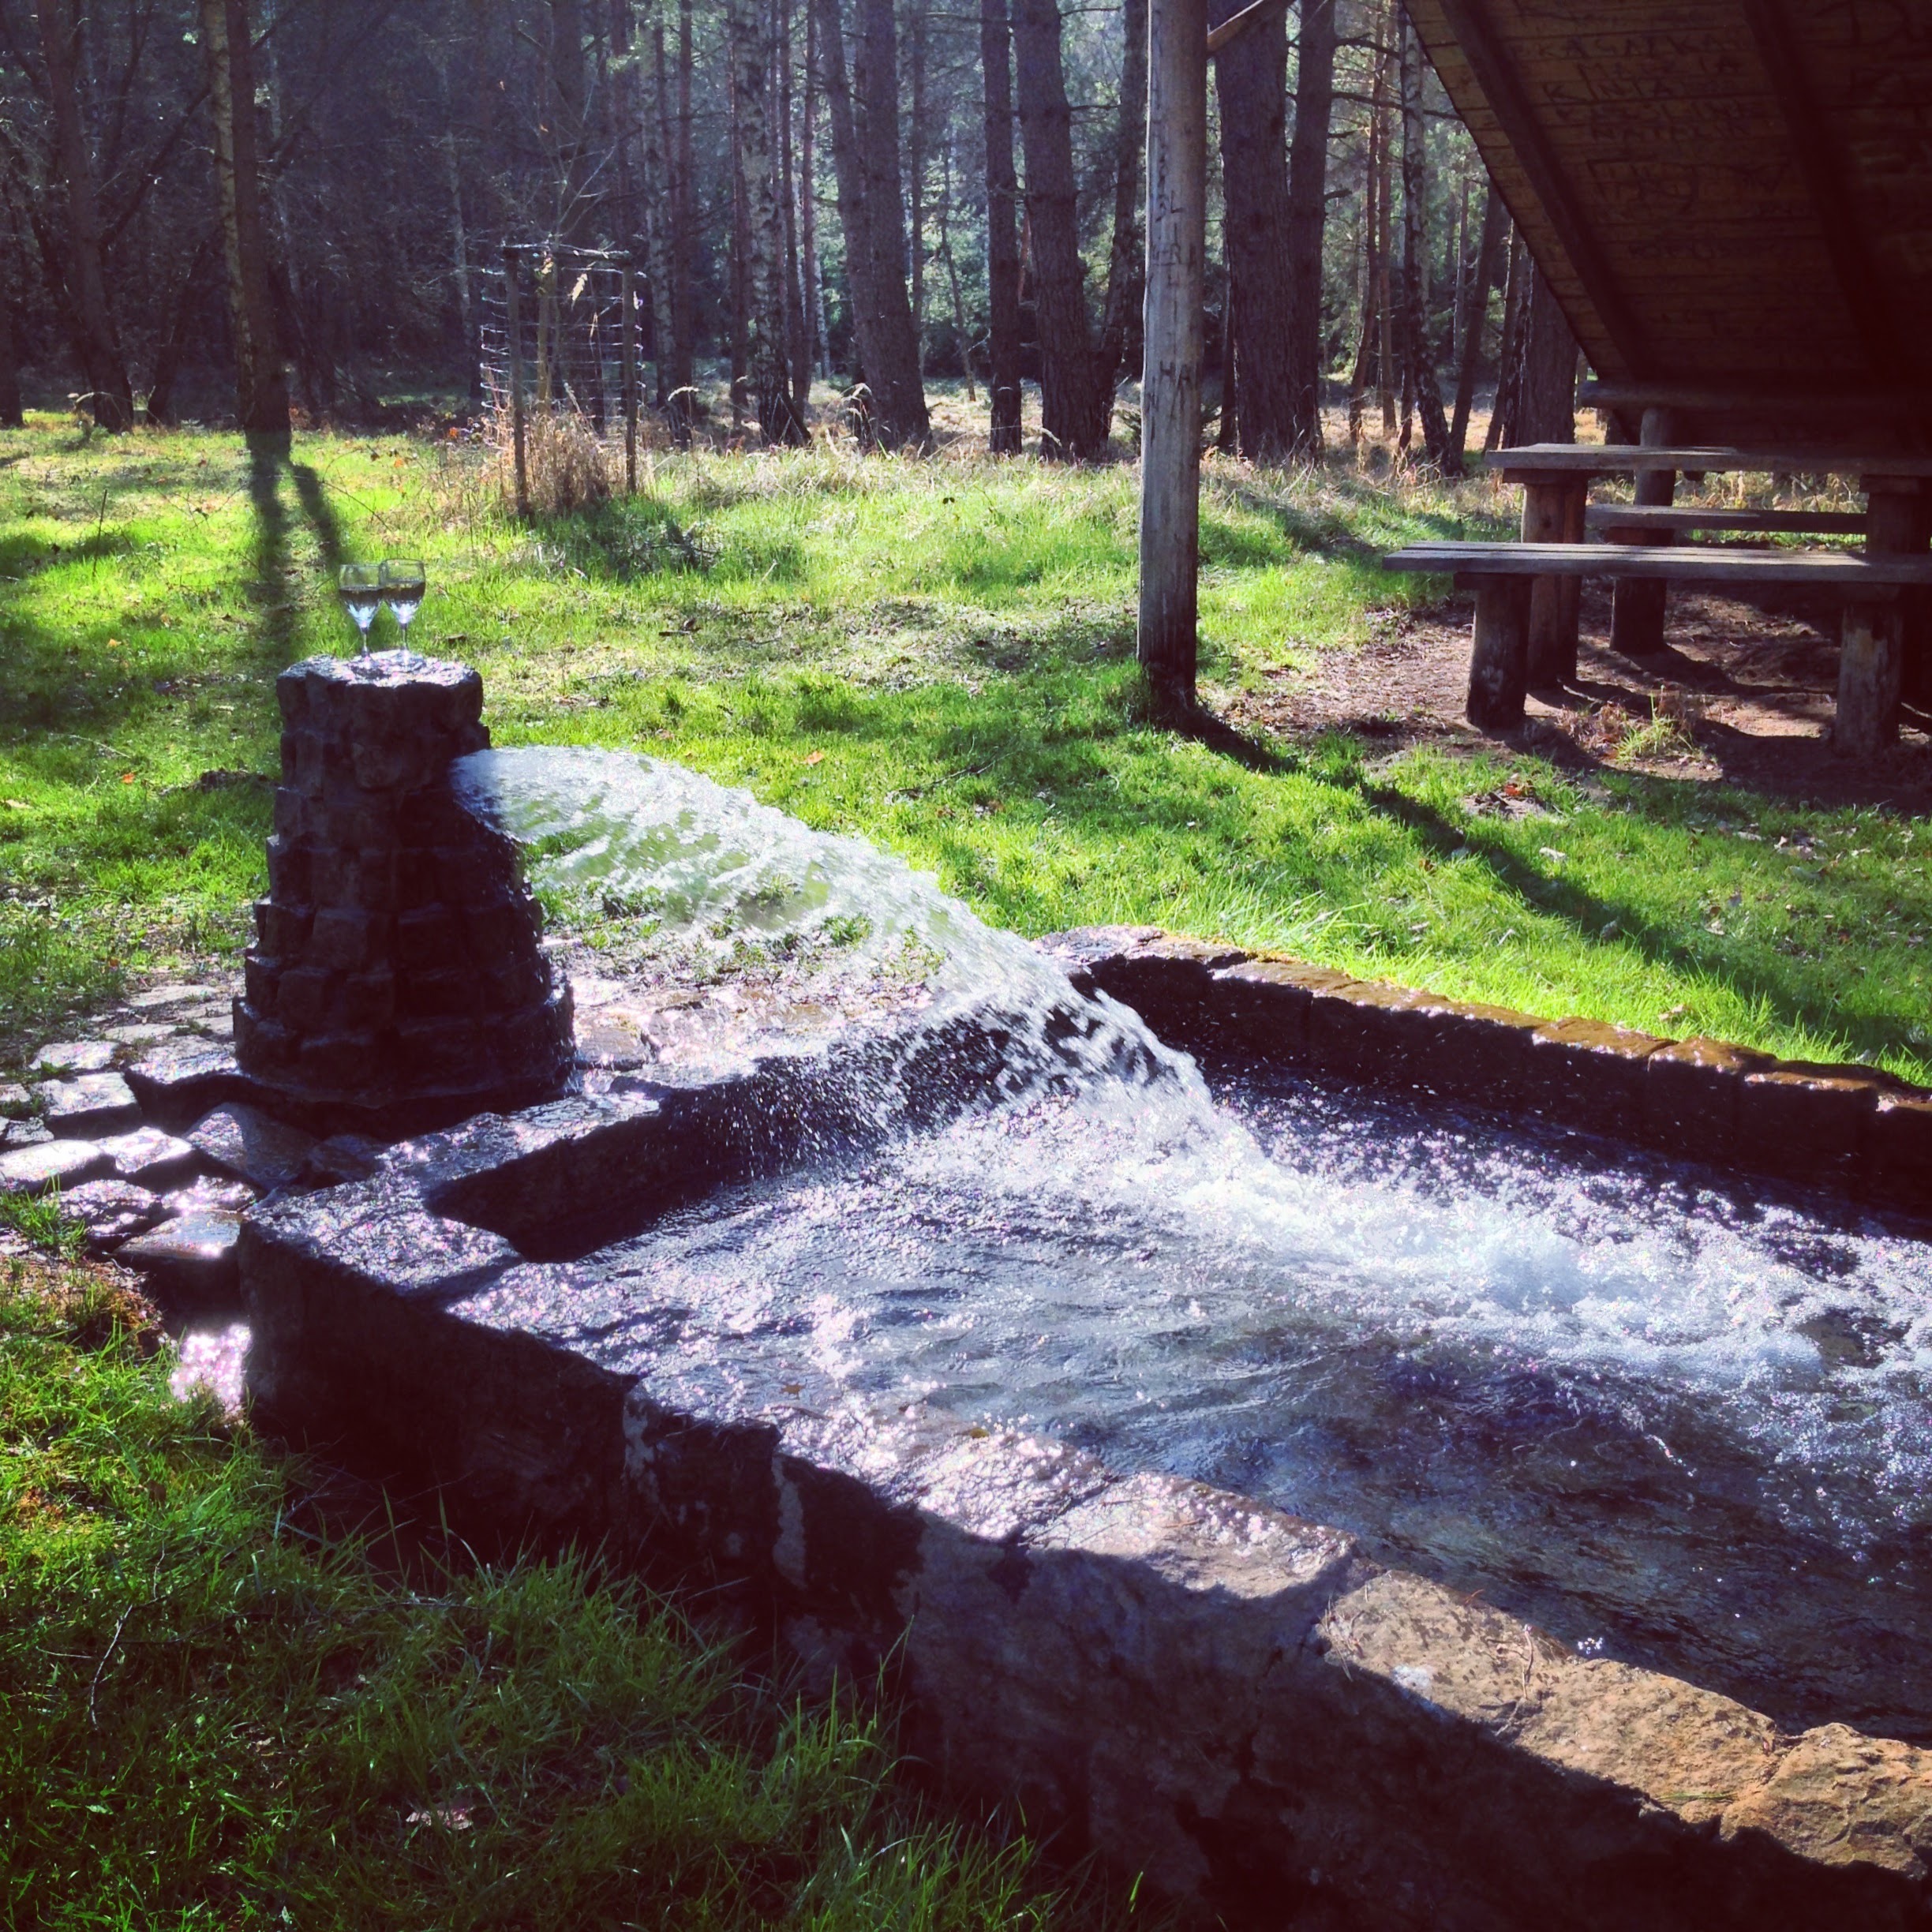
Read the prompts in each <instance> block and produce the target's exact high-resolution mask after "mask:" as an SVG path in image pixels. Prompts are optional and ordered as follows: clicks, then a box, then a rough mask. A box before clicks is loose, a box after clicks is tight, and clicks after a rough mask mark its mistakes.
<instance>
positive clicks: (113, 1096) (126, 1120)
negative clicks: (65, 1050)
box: [34, 1073, 141, 1140]
mask: <svg viewBox="0 0 1932 1932" xmlns="http://www.w3.org/2000/svg"><path fill="white" fill-rule="evenodd" d="M34 1099H35V1100H36V1102H38V1103H39V1108H40V1118H42V1119H43V1120H44V1121H46V1122H47V1125H48V1126H49V1127H51V1129H53V1130H54V1133H56V1134H58V1135H61V1136H64V1137H66V1138H69V1139H74V1140H80V1139H84V1138H88V1137H89V1136H92V1137H94V1138H96V1139H98V1138H99V1136H102V1135H103V1134H119V1133H131V1132H132V1131H133V1129H135V1128H137V1127H138V1126H139V1125H140V1124H141V1110H140V1103H138V1102H137V1100H136V1099H135V1098H134V1094H133V1089H132V1088H129V1085H128V1084H127V1082H126V1081H125V1080H123V1079H122V1077H121V1076H120V1075H119V1074H118V1073H81V1074H77V1075H76V1076H74V1077H73V1079H72V1080H47V1081H45V1082H43V1084H41V1085H39V1086H38V1087H36V1088H35V1089H34Z"/></svg>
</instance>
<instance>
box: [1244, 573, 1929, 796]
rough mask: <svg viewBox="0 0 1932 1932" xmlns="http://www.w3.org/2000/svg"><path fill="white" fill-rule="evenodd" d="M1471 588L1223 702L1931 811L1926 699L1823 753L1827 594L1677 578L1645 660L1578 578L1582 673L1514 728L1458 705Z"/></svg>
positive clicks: (1409, 738)
mask: <svg viewBox="0 0 1932 1932" xmlns="http://www.w3.org/2000/svg"><path fill="white" fill-rule="evenodd" d="M1470 608H1471V606H1470V600H1469V599H1468V598H1466V597H1461V598H1455V599H1452V600H1451V601H1448V602H1446V603H1444V604H1442V605H1437V606H1436V607H1435V608H1432V609H1429V610H1426V611H1422V612H1413V613H1411V612H1389V613H1387V623H1386V626H1385V627H1383V628H1382V629H1381V630H1380V631H1378V634H1377V635H1376V638H1374V640H1373V641H1372V642H1370V643H1369V644H1368V645H1366V646H1363V647H1362V648H1361V650H1336V651H1328V652H1324V653H1323V654H1322V656H1321V657H1320V659H1319V660H1318V661H1317V662H1316V665H1315V666H1314V667H1313V668H1312V669H1309V670H1302V669H1295V668H1283V669H1282V670H1280V671H1279V672H1271V673H1269V674H1268V680H1267V686H1266V687H1265V688H1264V689H1262V690H1260V691H1242V692H1240V693H1237V694H1234V695H1232V696H1231V697H1230V699H1229V701H1228V702H1227V703H1226V706H1225V707H1224V712H1225V715H1226V717H1227V719H1228V721H1229V722H1230V723H1231V724H1233V725H1236V726H1237V728H1241V729H1242V730H1245V731H1253V730H1257V729H1259V730H1263V731H1266V732H1270V733H1271V734H1273V735H1275V736H1282V737H1292V738H1301V737H1308V736H1313V735H1315V734H1316V733H1318V732H1323V731H1327V730H1335V731H1342V732H1349V733H1351V734H1353V735H1354V736H1360V737H1364V738H1367V739H1370V740H1372V741H1373V742H1376V743H1383V744H1387V745H1389V746H1391V747H1395V746H1398V745H1402V744H1407V743H1422V742H1431V743H1439V744H1441V745H1443V746H1444V747H1447V748H1456V747H1460V748H1463V749H1466V750H1469V751H1474V750H1477V749H1481V748H1485V747H1486V748H1488V749H1492V750H1495V749H1503V750H1518V751H1535V752H1537V753H1538V754H1541V755H1542V756H1544V757H1546V758H1552V759H1553V760H1555V761H1556V762H1557V763H1559V764H1560V765H1563V766H1568V767H1570V768H1571V769H1581V768H1587V767H1589V766H1599V765H1604V764H1609V763H1612V762H1614V763H1615V765H1616V767H1617V768H1618V769H1623V770H1637V771H1644V772H1647V773H1653V774H1654V775H1656V776H1659V777H1669V778H1674V779H1678V780H1681V781H1685V782H1687V783H1691V784H1713V785H1715V784H1725V785H1732V786H1738V787H1743V788H1749V789H1750V790H1753V791H1758V792H1769V793H1773V794H1778V795H1782V796H1788V797H1794V798H1803V799H1808V800H1811V801H1814V802H1816V803H1820V804H1826V805H1841V804H1852V803H1881V802H1883V803H1889V804H1892V805H1893V806H1895V807H1899V808H1900V809H1902V810H1905V811H1911V812H1913V813H1920V812H1925V811H1932V710H1927V709H1923V708H1918V707H1914V706H1908V707H1907V708H1906V710H1905V712H1904V718H1903V722H1902V728H1901V731H1900V742H1899V744H1898V746H1897V747H1896V749H1894V750H1893V751H1888V752H1886V753H1885V754H1883V755H1882V756H1881V758H1878V759H1876V760H1874V761H1872V762H1868V763H1864V764H1858V765H1855V764H1852V763H1849V762H1847V761H1845V760H1843V759H1840V758H1835V757H1834V756H1833V754H1832V751H1831V748H1830V745H1829V740H1828V739H1827V736H1826V727H1827V725H1829V721H1830V719H1831V715H1832V706H1833V692H1834V690H1835V687H1836V685H1837V676H1838V645H1837V635H1836V631H1837V625H1836V622H1835V619H1834V617H1833V613H1832V611H1831V608H1829V605H1826V604H1825V602H1824V601H1822V600H1817V599H1812V598H1807V597H1804V596H1803V595H1802V594H1792V595H1788V596H1786V597H1780V598H1779V599H1777V601H1775V602H1773V601H1769V600H1767V601H1765V602H1764V603H1763V604H1762V605H1760V604H1756V603H1752V602H1747V601H1742V600H1739V599H1737V598H1734V597H1722V596H1715V595H1708V594H1704V595H1699V594H1690V593H1681V592H1674V593H1672V602H1671V608H1670V617H1669V623H1668V629H1667V631H1666V642H1667V645H1668V649H1667V650H1665V652H1664V654H1663V655H1662V656H1661V657H1657V658H1653V659H1650V660H1648V661H1646V662H1644V663H1642V664H1639V663H1637V662H1636V661H1634V660H1632V659H1630V658H1627V657H1619V655H1617V654H1616V653H1615V652H1613V651H1612V650H1611V649H1610V647H1609V630H1610V593H1609V591H1608V588H1607V587H1606V586H1596V585H1586V586H1585V590H1584V595H1583V620H1582V640H1581V643H1580V646H1579V649H1578V665H1577V676H1576V679H1575V680H1574V683H1571V684H1570V685H1568V686H1567V687H1565V688H1563V689H1562V690H1560V691H1559V690H1546V691H1538V692H1536V693H1533V695H1531V697H1530V699H1529V706H1528V717H1527V719H1526V722H1525V724H1524V725H1523V727H1522V729H1521V730H1520V731H1518V732H1511V733H1510V734H1507V736H1500V737H1499V736H1491V735H1489V734H1488V733H1485V732H1478V731H1476V730H1474V729H1473V728H1471V727H1470V725H1468V724H1467V723H1466V721H1465V720H1464V718H1463V717H1462V705H1463V700H1464V696H1465V694H1466V687H1467V683H1468V677H1469V648H1470ZM1653 717H1664V718H1667V719H1668V720H1670V721H1672V724H1673V725H1674V727H1675V728H1674V729H1673V730H1672V731H1670V732H1668V733H1664V734H1658V733H1653V734H1652V736H1653V737H1655V736H1664V737H1667V738H1668V739H1672V740H1674V741H1675V742H1674V743H1669V742H1667V743H1664V744H1663V745H1662V746H1661V747H1659V749H1658V751H1657V753H1656V754H1650V755H1644V756H1632V755H1631V754H1628V753H1623V754H1620V755H1613V754H1618V752H1619V747H1620V746H1621V744H1622V743H1623V741H1624V740H1625V739H1627V738H1628V737H1629V736H1631V734H1632V733H1633V732H1634V731H1635V730H1637V729H1638V728H1639V727H1641V726H1642V725H1647V724H1649V722H1650V721H1651V720H1652V719H1653Z"/></svg>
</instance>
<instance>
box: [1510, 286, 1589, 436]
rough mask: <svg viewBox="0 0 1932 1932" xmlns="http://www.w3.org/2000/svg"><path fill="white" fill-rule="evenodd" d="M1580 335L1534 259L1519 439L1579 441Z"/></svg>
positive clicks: (1517, 424) (1515, 431)
mask: <svg viewBox="0 0 1932 1932" xmlns="http://www.w3.org/2000/svg"><path fill="white" fill-rule="evenodd" d="M1576 370H1577V343H1576V338H1575V336H1574V335H1571V332H1570V324H1569V322H1568V321H1567V320H1566V318H1565V317H1564V315H1563V310H1562V309H1559V307H1558V306H1557V305H1556V297H1555V296H1554V295H1553V294H1552V293H1551V292H1550V285H1549V284H1548V283H1547V282H1546V281H1544V279H1543V271H1542V270H1541V269H1540V268H1537V266H1536V265H1535V264H1534V263H1532V264H1530V265H1529V301H1528V304H1527V305H1526V312H1525V315H1524V326H1523V346H1522V377H1521V385H1522V386H1521V388H1520V389H1519V390H1518V395H1517V406H1516V420H1515V425H1513V434H1514V436H1515V440H1517V441H1518V442H1520V443H1574V441H1575V440H1576Z"/></svg>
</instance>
